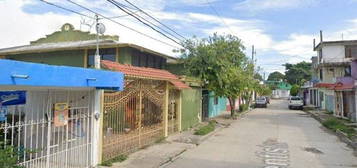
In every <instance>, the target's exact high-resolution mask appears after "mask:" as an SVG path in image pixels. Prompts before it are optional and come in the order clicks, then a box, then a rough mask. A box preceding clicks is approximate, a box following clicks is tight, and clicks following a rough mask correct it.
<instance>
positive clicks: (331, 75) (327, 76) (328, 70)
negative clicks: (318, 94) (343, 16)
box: [322, 67, 345, 83]
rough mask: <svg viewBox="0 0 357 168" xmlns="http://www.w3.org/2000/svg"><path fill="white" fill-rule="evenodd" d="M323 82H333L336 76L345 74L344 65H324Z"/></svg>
mask: <svg viewBox="0 0 357 168" xmlns="http://www.w3.org/2000/svg"><path fill="white" fill-rule="evenodd" d="M322 73H323V74H322V75H323V79H322V82H323V83H335V82H336V77H343V76H344V75H345V68H344V67H324V68H322Z"/></svg>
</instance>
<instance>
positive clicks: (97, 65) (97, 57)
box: [94, 15, 100, 69]
mask: <svg viewBox="0 0 357 168" xmlns="http://www.w3.org/2000/svg"><path fill="white" fill-rule="evenodd" d="M95 30H96V32H97V34H96V35H97V36H96V37H97V42H96V47H97V48H96V51H95V55H94V67H95V68H96V69H100V55H99V18H98V15H95Z"/></svg>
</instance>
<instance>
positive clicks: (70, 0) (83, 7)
mask: <svg viewBox="0 0 357 168" xmlns="http://www.w3.org/2000/svg"><path fill="white" fill-rule="evenodd" d="M67 1H68V2H70V3H72V4H74V5H76V6H79V7H80V8H82V9H85V10H87V11H89V12H92V13H94V14H96V15H98V16H100V17H102V18H104V19H107V20H109V21H111V22H113V23H116V24H118V25H119V26H122V27H125V28H127V29H129V30H131V31H134V32H136V33H138V34H141V35H143V36H145V37H148V38H150V39H152V40H155V41H158V42H160V43H163V44H166V45H168V46H171V47H173V48H178V47H177V46H174V45H172V44H169V43H167V42H164V41H162V40H160V39H157V38H155V37H152V36H150V35H147V34H145V33H143V32H140V31H138V30H136V29H134V28H131V27H129V26H126V25H124V24H121V23H119V22H117V21H115V20H113V19H111V18H109V17H107V16H104V15H102V14H100V13H98V12H95V11H93V10H92V9H89V8H87V7H85V6H83V5H81V4H78V3H76V2H73V1H72V0H67Z"/></svg>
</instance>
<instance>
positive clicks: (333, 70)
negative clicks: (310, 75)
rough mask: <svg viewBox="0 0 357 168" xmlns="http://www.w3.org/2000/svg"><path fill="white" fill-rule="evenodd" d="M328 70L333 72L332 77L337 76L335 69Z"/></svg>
mask: <svg viewBox="0 0 357 168" xmlns="http://www.w3.org/2000/svg"><path fill="white" fill-rule="evenodd" d="M328 71H329V72H330V73H331V75H332V77H335V69H333V68H329V69H328Z"/></svg>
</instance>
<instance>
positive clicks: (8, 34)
mask: <svg viewBox="0 0 357 168" xmlns="http://www.w3.org/2000/svg"><path fill="white" fill-rule="evenodd" d="M29 2H32V1H21V0H4V1H0V15H1V16H7V17H4V18H3V20H2V24H1V27H0V32H1V37H2V38H0V48H5V47H12V46H18V45H26V44H29V42H30V41H33V40H36V39H38V38H41V37H45V35H47V34H51V33H53V32H54V31H58V30H59V29H60V27H61V26H62V25H63V24H64V23H67V22H68V23H71V24H73V25H74V26H75V28H77V29H79V27H80V17H79V16H78V15H75V14H71V15H64V14H60V13H52V12H49V13H45V14H30V13H26V12H24V11H23V10H22V7H23V6H24V5H26V4H28V3H29ZM67 5H68V4H67ZM103 22H104V23H105V25H106V27H107V32H106V34H115V35H119V40H120V41H121V42H129V43H135V44H138V45H142V46H144V47H147V48H150V49H153V50H156V51H159V52H162V53H165V54H170V55H173V54H174V53H173V52H172V49H174V48H173V47H170V46H166V45H165V44H162V43H160V42H157V41H155V40H152V39H150V38H147V37H144V36H142V35H140V34H138V33H135V32H133V31H130V30H128V29H126V28H123V27H120V26H118V25H117V24H115V23H113V22H110V21H105V20H103ZM118 22H120V23H122V24H124V25H127V26H129V27H132V28H134V29H136V30H138V31H140V32H145V34H147V35H150V36H152V37H156V38H158V39H160V40H162V41H165V42H167V43H170V44H172V45H175V46H178V45H177V44H175V43H173V42H171V41H169V40H167V39H165V38H164V37H162V36H160V35H158V34H157V33H156V32H154V31H152V30H151V29H149V28H147V27H146V26H144V25H142V24H138V23H136V22H134V21H133V20H129V19H128V18H120V19H119V20H118ZM92 30H93V29H92Z"/></svg>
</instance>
